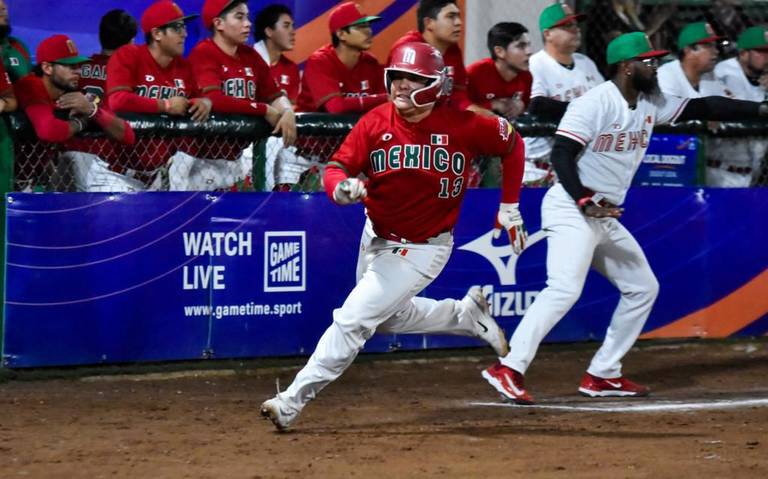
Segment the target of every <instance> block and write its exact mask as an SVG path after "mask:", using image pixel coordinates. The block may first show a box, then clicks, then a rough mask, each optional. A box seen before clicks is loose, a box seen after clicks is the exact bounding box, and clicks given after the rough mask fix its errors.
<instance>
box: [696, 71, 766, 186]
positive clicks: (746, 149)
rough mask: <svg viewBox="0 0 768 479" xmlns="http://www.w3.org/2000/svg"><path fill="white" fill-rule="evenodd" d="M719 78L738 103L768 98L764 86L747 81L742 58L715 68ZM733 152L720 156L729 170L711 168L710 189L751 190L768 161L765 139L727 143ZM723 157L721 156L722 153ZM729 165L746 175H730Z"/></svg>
mask: <svg viewBox="0 0 768 479" xmlns="http://www.w3.org/2000/svg"><path fill="white" fill-rule="evenodd" d="M714 73H715V77H716V78H717V79H718V80H719V81H720V82H722V83H723V84H724V85H725V87H726V88H727V89H728V91H729V92H730V93H731V94H732V96H733V98H736V99H738V100H750V101H763V100H765V99H767V98H768V92H766V90H765V89H764V88H763V87H762V86H760V85H753V84H752V83H750V81H749V80H748V79H747V75H746V74H745V73H744V69H743V68H741V65H740V64H739V59H738V57H734V58H731V59H729V60H724V61H721V62H720V63H718V64H717V66H716V67H715V72H714ZM722 141H723V142H727V143H728V144H729V146H730V148H728V149H726V150H725V151H724V152H727V154H724V155H718V156H717V157H715V159H716V160H718V161H720V162H721V165H725V166H726V169H723V168H722V166H721V167H720V168H707V184H708V185H710V186H726V187H748V186H750V184H751V182H752V180H753V179H754V177H755V175H756V173H757V172H758V171H759V169H760V167H761V164H762V161H763V158H765V154H766V149H768V142H766V141H765V140H764V139H761V138H738V139H731V138H729V139H725V140H722ZM718 153H719V152H718ZM728 165H731V166H734V167H736V168H737V169H740V170H741V171H743V172H746V171H747V170H748V169H751V170H752V171H751V172H749V173H736V172H731V171H727V168H728Z"/></svg>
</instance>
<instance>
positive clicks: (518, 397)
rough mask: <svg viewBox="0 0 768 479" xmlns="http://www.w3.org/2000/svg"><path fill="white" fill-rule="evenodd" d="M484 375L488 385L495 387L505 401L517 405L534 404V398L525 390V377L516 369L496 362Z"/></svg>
mask: <svg viewBox="0 0 768 479" xmlns="http://www.w3.org/2000/svg"><path fill="white" fill-rule="evenodd" d="M482 375H483V377H484V378H485V380H486V381H488V384H490V385H491V386H493V388H494V389H495V390H497V391H498V392H499V394H501V395H502V396H503V397H504V399H507V400H509V401H511V402H513V403H515V404H523V405H530V404H533V397H532V396H531V395H530V394H528V391H526V390H525V384H524V380H523V375H522V374H520V373H519V372H517V371H515V370H514V369H511V368H508V367H506V366H504V365H503V364H501V363H500V362H496V364H494V365H493V366H491V367H490V368H488V369H486V370H484V371H483V373H482Z"/></svg>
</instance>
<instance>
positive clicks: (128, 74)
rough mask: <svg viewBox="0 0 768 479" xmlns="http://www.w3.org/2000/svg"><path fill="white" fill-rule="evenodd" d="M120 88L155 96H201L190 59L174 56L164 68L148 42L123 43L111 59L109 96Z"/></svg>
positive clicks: (108, 64) (156, 97)
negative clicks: (140, 43) (157, 60)
mask: <svg viewBox="0 0 768 479" xmlns="http://www.w3.org/2000/svg"><path fill="white" fill-rule="evenodd" d="M118 90H126V91H130V92H133V93H135V94H137V95H139V96H141V97H144V98H153V99H164V98H171V97H174V96H184V97H187V98H193V97H196V96H199V95H198V87H197V82H196V81H195V77H194V74H193V73H192V66H191V65H190V64H189V62H188V61H187V60H185V59H184V58H182V57H180V56H179V57H175V58H174V59H173V60H172V61H171V63H170V64H169V65H168V66H167V67H165V68H162V67H161V66H160V65H159V64H158V63H157V62H156V61H155V59H154V58H153V57H152V54H150V53H149V48H147V46H146V45H124V46H122V47H120V48H118V49H117V51H116V52H115V53H114V54H113V55H112V58H110V59H109V62H108V63H107V96H109V95H111V94H112V93H113V92H115V91H118Z"/></svg>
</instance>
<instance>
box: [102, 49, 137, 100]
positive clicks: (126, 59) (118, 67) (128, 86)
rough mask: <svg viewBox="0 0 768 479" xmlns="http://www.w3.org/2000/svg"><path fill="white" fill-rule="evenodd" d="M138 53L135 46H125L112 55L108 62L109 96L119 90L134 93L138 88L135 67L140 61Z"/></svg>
mask: <svg viewBox="0 0 768 479" xmlns="http://www.w3.org/2000/svg"><path fill="white" fill-rule="evenodd" d="M137 52H138V50H137V49H136V47H135V45H125V46H123V47H120V48H118V49H117V51H116V52H115V53H114V54H112V57H111V58H110V59H109V62H107V91H106V94H107V95H110V94H112V93H114V92H115V91H118V90H126V91H133V89H134V88H135V87H136V82H135V81H134V77H133V67H134V65H136V64H137V62H139V61H140V60H139V58H138V55H137V54H136V53H137Z"/></svg>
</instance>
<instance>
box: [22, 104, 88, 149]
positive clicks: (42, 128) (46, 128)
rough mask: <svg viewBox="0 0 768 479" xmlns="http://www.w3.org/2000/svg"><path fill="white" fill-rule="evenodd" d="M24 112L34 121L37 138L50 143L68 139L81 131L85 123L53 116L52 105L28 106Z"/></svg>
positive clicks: (33, 125)
mask: <svg viewBox="0 0 768 479" xmlns="http://www.w3.org/2000/svg"><path fill="white" fill-rule="evenodd" d="M24 113H25V114H26V115H27V118H29V121H30V122H31V123H32V127H33V128H34V129H35V134H36V135H37V138H38V139H39V140H40V141H45V142H48V143H61V142H63V141H66V140H68V139H70V138H72V137H73V136H74V135H76V134H77V133H79V132H80V131H81V130H82V129H83V127H84V125H85V123H84V122H82V121H79V122H78V121H75V120H71V121H65V120H59V119H58V118H56V117H55V116H53V108H52V107H50V106H47V105H42V104H39V105H31V106H28V107H27V108H25V109H24Z"/></svg>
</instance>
